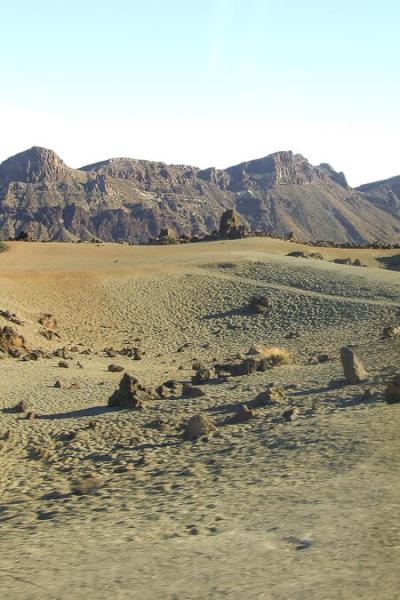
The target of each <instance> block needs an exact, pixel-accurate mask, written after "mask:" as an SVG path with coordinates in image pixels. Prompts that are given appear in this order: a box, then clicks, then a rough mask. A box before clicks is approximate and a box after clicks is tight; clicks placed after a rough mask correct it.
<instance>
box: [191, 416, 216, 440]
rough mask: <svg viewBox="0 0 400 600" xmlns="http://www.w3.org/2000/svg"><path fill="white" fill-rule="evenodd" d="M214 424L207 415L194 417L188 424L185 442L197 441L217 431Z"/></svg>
mask: <svg viewBox="0 0 400 600" xmlns="http://www.w3.org/2000/svg"><path fill="white" fill-rule="evenodd" d="M216 429H217V428H216V427H215V425H214V423H213V422H212V421H211V420H210V419H209V418H208V417H207V416H205V415H201V414H198V415H194V416H193V417H191V419H189V421H188V422H187V423H186V426H185V429H184V432H183V437H184V438H185V440H196V439H197V438H199V437H202V436H203V435H208V434H209V433H211V432H213V431H216Z"/></svg>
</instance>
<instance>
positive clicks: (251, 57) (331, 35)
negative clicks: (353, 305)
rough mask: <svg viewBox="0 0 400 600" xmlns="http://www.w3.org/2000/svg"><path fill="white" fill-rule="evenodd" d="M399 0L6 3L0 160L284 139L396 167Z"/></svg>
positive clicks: (231, 156) (360, 169) (269, 144)
mask: <svg viewBox="0 0 400 600" xmlns="http://www.w3.org/2000/svg"><path fill="white" fill-rule="evenodd" d="M399 31H400V3H399V2H398V0H380V1H379V2H378V1H376V0H374V1H370V0H362V1H361V0H346V1H344V0H336V1H333V0H331V1H321V0H274V1H273V2H270V1H269V0H199V1H192V0H168V1H163V0H158V1H156V0H146V1H145V2H144V1H143V0H140V2H139V1H137V0H113V1H110V0H107V1H103V0H96V1H93V0H79V1H77V0H69V1H68V2H62V1H61V2H55V1H54V0H32V1H28V0H18V2H3V3H2V6H1V35H0V56H1V62H0V81H1V89H0V161H2V160H4V159H6V158H7V157H8V156H11V155H13V154H16V153H17V152H20V151H22V150H25V149H27V148H30V147H31V146H44V147H47V148H51V149H53V150H54V151H55V152H57V154H59V155H60V156H61V158H63V160H65V162H66V163H67V164H68V165H69V166H71V167H79V166H82V165H84V164H89V163H93V162H96V161H99V160H104V159H106V158H110V157H117V156H128V157H132V158H138V159H148V160H160V161H163V162H167V163H176V164H191V165H195V166H199V167H202V168H206V167H209V166H216V167H218V168H224V167H227V166H230V165H233V164H237V163H239V162H243V161H246V160H251V159H254V158H259V157H261V156H265V155H267V154H271V153H273V152H277V151H279V150H292V151H293V152H296V153H297V152H298V153H300V154H303V155H304V156H306V157H307V158H308V159H309V160H310V162H311V163H313V164H319V163H321V162H328V163H330V164H331V165H332V166H333V167H334V168H335V169H336V170H338V171H344V172H345V174H346V176H347V178H348V181H349V183H350V184H351V185H354V186H356V185H359V184H361V183H366V182H368V181H374V180H378V179H383V178H387V177H391V176H394V175H399V174H400V158H399V153H398V144H399V140H400V118H399V110H400V77H399V75H400V74H399V66H400V36H399Z"/></svg>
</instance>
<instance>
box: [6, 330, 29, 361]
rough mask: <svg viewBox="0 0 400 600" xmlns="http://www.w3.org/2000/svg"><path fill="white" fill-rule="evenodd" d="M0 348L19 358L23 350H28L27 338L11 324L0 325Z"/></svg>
mask: <svg viewBox="0 0 400 600" xmlns="http://www.w3.org/2000/svg"><path fill="white" fill-rule="evenodd" d="M0 350H2V351H3V352H4V353H6V354H9V355H10V356H13V357H16V358H18V357H19V356H20V354H21V351H23V350H26V345H25V338H24V337H23V336H22V335H19V333H17V332H16V331H15V329H13V328H12V327H10V326H9V325H6V326H5V327H0Z"/></svg>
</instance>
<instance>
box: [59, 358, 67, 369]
mask: <svg viewBox="0 0 400 600" xmlns="http://www.w3.org/2000/svg"><path fill="white" fill-rule="evenodd" d="M58 366H59V367H60V369H69V363H67V361H66V360H60V361H59V363H58Z"/></svg>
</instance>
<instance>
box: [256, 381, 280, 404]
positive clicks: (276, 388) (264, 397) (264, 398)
mask: <svg viewBox="0 0 400 600" xmlns="http://www.w3.org/2000/svg"><path fill="white" fill-rule="evenodd" d="M254 402H255V405H256V406H267V405H274V404H286V403H287V398H286V394H285V390H284V389H283V387H282V386H281V385H277V384H276V383H270V384H269V385H268V386H267V388H266V390H265V391H264V392H260V394H258V396H256V398H255V400H254Z"/></svg>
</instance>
